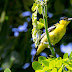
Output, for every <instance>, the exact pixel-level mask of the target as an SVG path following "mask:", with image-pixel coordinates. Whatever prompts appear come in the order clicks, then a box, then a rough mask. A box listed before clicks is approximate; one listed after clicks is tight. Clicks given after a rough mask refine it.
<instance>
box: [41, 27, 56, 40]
mask: <svg viewBox="0 0 72 72" xmlns="http://www.w3.org/2000/svg"><path fill="white" fill-rule="evenodd" d="M55 28H56V26H51V27H49V28H48V32H51V31H53V30H54V29H55ZM45 34H46V32H45V33H43V34H42V35H41V39H42V38H43V37H44V36H45ZM41 39H40V40H41Z"/></svg>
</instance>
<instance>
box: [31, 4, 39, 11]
mask: <svg viewBox="0 0 72 72" xmlns="http://www.w3.org/2000/svg"><path fill="white" fill-rule="evenodd" d="M37 7H38V4H37V3H34V4H33V6H32V11H35V10H36V9H37Z"/></svg>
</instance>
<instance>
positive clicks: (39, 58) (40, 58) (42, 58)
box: [38, 56, 46, 63]
mask: <svg viewBox="0 0 72 72" xmlns="http://www.w3.org/2000/svg"><path fill="white" fill-rule="evenodd" d="M45 59H46V57H43V56H39V57H38V62H39V63H42V60H45Z"/></svg>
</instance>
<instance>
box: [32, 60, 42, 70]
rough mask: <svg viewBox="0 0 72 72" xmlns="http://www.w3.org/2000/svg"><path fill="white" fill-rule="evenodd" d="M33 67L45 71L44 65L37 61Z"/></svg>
mask: <svg viewBox="0 0 72 72" xmlns="http://www.w3.org/2000/svg"><path fill="white" fill-rule="evenodd" d="M32 67H33V69H34V70H42V69H43V67H42V65H41V64H40V63H39V62H37V61H34V62H33V63H32Z"/></svg>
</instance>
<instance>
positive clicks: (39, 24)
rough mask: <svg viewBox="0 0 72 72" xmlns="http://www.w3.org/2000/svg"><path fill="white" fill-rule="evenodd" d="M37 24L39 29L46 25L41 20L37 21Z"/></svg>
mask: <svg viewBox="0 0 72 72" xmlns="http://www.w3.org/2000/svg"><path fill="white" fill-rule="evenodd" d="M37 24H38V29H41V28H43V27H44V24H43V23H41V22H39V21H37Z"/></svg>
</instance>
